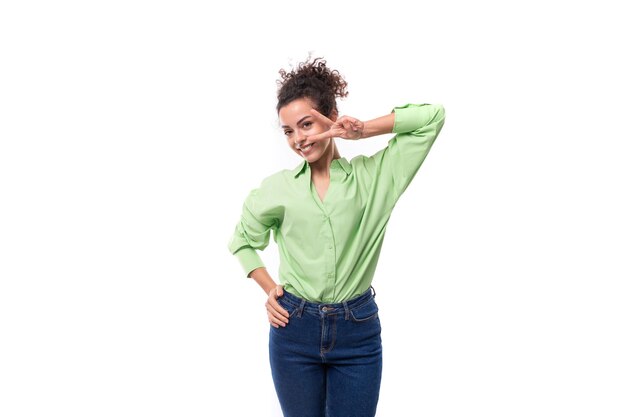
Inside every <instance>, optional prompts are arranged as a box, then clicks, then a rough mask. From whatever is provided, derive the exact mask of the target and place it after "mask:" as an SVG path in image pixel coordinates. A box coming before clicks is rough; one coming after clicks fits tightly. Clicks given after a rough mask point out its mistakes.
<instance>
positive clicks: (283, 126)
mask: <svg viewBox="0 0 626 417" xmlns="http://www.w3.org/2000/svg"><path fill="white" fill-rule="evenodd" d="M308 117H312V116H310V115H309V116H304V117H303V118H302V119H300V120H298V123H296V125H299V124H300V123H302V121H303V120H304V119H306V118H308ZM281 127H282V128H283V129H284V128H286V127H289V126H287V125H282V126H281Z"/></svg>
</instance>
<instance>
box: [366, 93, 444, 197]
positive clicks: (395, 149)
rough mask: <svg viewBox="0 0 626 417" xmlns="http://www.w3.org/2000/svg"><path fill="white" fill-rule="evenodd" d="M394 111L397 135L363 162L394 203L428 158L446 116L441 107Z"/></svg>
mask: <svg viewBox="0 0 626 417" xmlns="http://www.w3.org/2000/svg"><path fill="white" fill-rule="evenodd" d="M393 112H395V121H394V126H393V130H392V132H393V133H395V134H396V135H395V136H394V137H393V138H391V139H390V140H389V142H388V145H387V146H386V147H385V148H383V149H381V150H380V151H378V152H376V153H375V154H374V155H372V156H371V157H369V158H367V161H365V162H366V165H370V169H371V168H373V169H374V170H375V172H376V173H377V176H378V179H377V181H378V183H379V184H381V185H385V186H388V187H390V188H391V189H392V191H393V197H394V203H395V201H397V200H398V199H399V198H400V196H401V195H402V194H403V193H404V191H405V190H406V188H407V187H408V185H409V184H410V183H411V181H412V180H413V178H414V177H415V174H416V173H417V171H418V170H419V168H420V166H421V165H422V162H423V161H424V159H425V158H426V156H427V155H428V152H429V151H430V148H431V146H432V145H433V143H434V142H435V139H436V138H437V136H438V135H439V132H440V131H441V128H442V127H443V124H444V121H445V117H446V116H445V110H444V108H443V106H441V105H436V104H406V105H404V106H399V107H395V108H394V109H393Z"/></svg>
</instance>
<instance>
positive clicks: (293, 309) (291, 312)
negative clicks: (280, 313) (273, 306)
mask: <svg viewBox="0 0 626 417" xmlns="http://www.w3.org/2000/svg"><path fill="white" fill-rule="evenodd" d="M276 301H277V302H278V304H279V305H280V306H281V307H282V308H284V309H285V310H287V313H289V318H291V317H292V316H293V315H294V314H295V313H296V311H297V310H298V308H297V307H295V306H293V305H291V304H290V303H287V302H285V301H284V300H283V299H282V297H278V298H277V299H276Z"/></svg>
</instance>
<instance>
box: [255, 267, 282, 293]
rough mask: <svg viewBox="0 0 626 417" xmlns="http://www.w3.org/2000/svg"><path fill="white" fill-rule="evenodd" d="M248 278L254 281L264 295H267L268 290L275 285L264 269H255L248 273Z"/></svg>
mask: <svg viewBox="0 0 626 417" xmlns="http://www.w3.org/2000/svg"><path fill="white" fill-rule="evenodd" d="M249 277H250V278H252V279H254V280H255V281H256V283H257V284H259V286H260V287H261V288H262V289H263V291H265V293H266V294H269V292H270V290H271V289H272V288H274V287H276V283H275V282H274V280H273V279H272V277H271V276H270V274H269V273H268V272H267V269H266V268H265V267H260V268H256V269H255V270H254V271H252V272H250V275H249Z"/></svg>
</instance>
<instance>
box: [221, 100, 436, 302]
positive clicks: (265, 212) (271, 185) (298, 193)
mask: <svg viewBox="0 0 626 417" xmlns="http://www.w3.org/2000/svg"><path fill="white" fill-rule="evenodd" d="M392 111H393V112H395V117H394V125H393V129H392V133H395V135H394V136H393V137H392V138H391V139H390V140H389V141H388V143H387V146H386V147H385V148H383V149H381V150H379V151H378V152H376V153H374V154H373V155H371V156H364V155H358V156H355V157H354V158H352V159H351V160H350V161H348V160H347V159H346V158H345V157H341V158H339V159H334V160H332V162H331V164H330V184H329V186H328V190H327V191H326V195H325V197H324V200H323V201H322V200H321V199H320V197H319V195H318V193H317V190H316V188H315V186H314V184H313V182H312V181H311V167H310V166H309V163H308V161H306V160H303V161H302V162H301V163H299V164H298V166H297V167H296V168H295V169H283V170H281V171H279V172H277V173H275V174H273V175H270V176H268V177H266V178H264V179H263V180H262V181H261V184H260V186H259V187H258V188H255V189H253V190H251V191H250V193H249V194H248V196H247V197H246V199H245V201H244V204H243V209H242V214H241V219H240V221H239V223H238V224H237V225H236V227H235V230H234V233H233V234H232V237H231V239H230V241H229V243H228V248H229V251H230V252H231V253H232V254H234V255H235V256H236V257H237V258H238V260H239V262H240V263H241V266H242V268H243V270H244V273H245V275H246V276H248V277H249V275H250V272H252V271H253V270H254V269H256V268H259V267H263V266H265V265H264V263H263V261H262V260H261V259H260V257H259V255H258V253H257V250H263V249H265V248H266V247H267V245H268V244H269V238H270V232H271V231H273V237H274V241H275V242H276V244H277V245H278V251H279V256H280V264H279V271H278V278H279V282H280V284H282V285H283V286H284V288H285V290H287V291H289V292H291V293H292V294H295V295H296V296H299V297H301V298H304V299H307V300H309V301H313V302H318V303H336V302H342V301H345V300H349V299H351V298H354V297H356V296H358V295H360V294H362V293H363V292H365V291H367V290H368V289H369V287H370V285H371V283H372V280H373V278H374V272H375V270H376V265H377V263H378V257H379V254H380V250H381V247H382V243H383V239H384V236H385V230H386V227H387V223H388V221H389V218H390V216H391V213H392V210H393V208H394V206H395V205H396V202H397V201H398V199H399V198H400V196H401V195H402V194H403V193H404V191H405V190H406V188H407V186H408V185H409V183H410V182H411V181H412V179H413V177H414V176H415V174H416V173H417V171H418V169H419V168H420V166H421V165H422V162H423V161H424V159H425V158H426V155H427V154H428V152H429V151H430V148H431V146H432V145H433V143H434V141H435V139H436V138H437V135H438V134H439V131H440V130H441V128H442V126H443V124H444V120H445V110H444V108H443V106H441V105H433V104H407V105H404V106H400V107H395V108H394V109H393V110H392Z"/></svg>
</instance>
